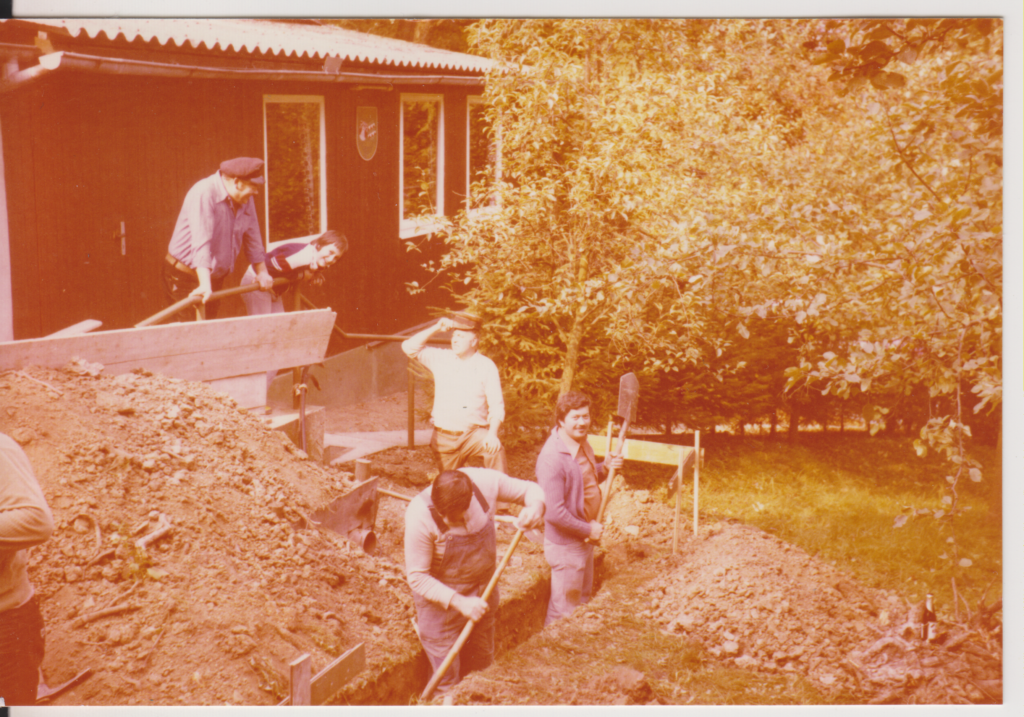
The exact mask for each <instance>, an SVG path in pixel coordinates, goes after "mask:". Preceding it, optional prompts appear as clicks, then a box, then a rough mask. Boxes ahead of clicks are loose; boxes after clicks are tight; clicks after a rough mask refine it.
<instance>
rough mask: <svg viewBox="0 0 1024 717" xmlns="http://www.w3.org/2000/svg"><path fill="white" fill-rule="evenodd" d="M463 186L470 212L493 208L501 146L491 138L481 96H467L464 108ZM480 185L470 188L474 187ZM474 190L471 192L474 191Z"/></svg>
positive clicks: (495, 197)
mask: <svg viewBox="0 0 1024 717" xmlns="http://www.w3.org/2000/svg"><path fill="white" fill-rule="evenodd" d="M466 109H467V112H466V144H467V147H466V187H467V192H468V193H469V198H468V201H467V203H466V204H467V209H468V210H469V211H470V212H475V211H480V210H486V209H495V208H497V206H498V195H497V194H496V193H495V192H494V191H493V185H494V183H495V182H496V181H497V180H499V179H500V178H501V144H500V142H499V141H498V138H497V137H495V136H493V133H492V130H491V123H490V121H489V120H488V117H487V107H486V105H484V101H483V98H482V97H479V96H476V95H474V96H471V97H469V100H468V107H467V108H466ZM480 182H483V185H484V186H483V187H480V186H479V185H478V186H476V187H475V188H474V184H476V183H480ZM474 190H475V191H474Z"/></svg>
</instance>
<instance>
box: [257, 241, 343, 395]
mask: <svg viewBox="0 0 1024 717" xmlns="http://www.w3.org/2000/svg"><path fill="white" fill-rule="evenodd" d="M346 251H348V238H347V237H346V236H345V235H344V234H342V233H340V232H336V231H332V230H328V231H326V232H324V233H323V234H321V235H320V236H318V237H317V238H316V239H314V240H313V241H311V242H308V243H307V242H305V241H292V242H287V243H284V244H279V245H277V246H276V247H274V248H273V249H271V250H270V251H269V252H267V255H266V262H265V263H266V267H267V271H268V272H269V273H270V276H271V279H278V278H285V279H297V278H299V277H300V276H301V277H302V278H303V279H305V280H306V281H309V282H310V283H311V284H312V285H313V286H319V285H320V284H321V283H323V279H324V275H323V274H322V273H321V270H322V269H326V268H328V267H330V266H332V265H333V264H334V263H335V262H336V261H338V259H340V258H341V255H342V254H344V253H345V252H346ZM258 280H259V277H258V275H257V273H256V267H254V266H250V267H249V268H248V269H246V271H245V274H244V275H243V276H242V280H241V281H240V282H239V286H250V285H252V284H255V283H256V282H257V281H258ZM290 286H291V285H286V286H277V287H274V288H272V289H271V290H270V291H249V292H246V293H244V294H242V301H243V302H244V303H245V311H246V313H247V314H248V315H249V316H260V315H263V314H281V313H284V295H285V293H286V292H287V291H288V289H289V287H290ZM276 375H277V369H274V370H271V371H268V372H267V385H270V382H271V381H273V380H274V377H275V376H276Z"/></svg>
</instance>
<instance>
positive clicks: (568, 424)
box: [537, 391, 623, 625]
mask: <svg viewBox="0 0 1024 717" xmlns="http://www.w3.org/2000/svg"><path fill="white" fill-rule="evenodd" d="M555 421H556V425H555V427H554V429H552V431H551V435H549V436H548V439H547V441H546V442H545V443H544V446H543V448H541V451H540V453H539V454H538V456H537V483H538V484H540V487H541V488H543V490H544V502H545V504H546V506H547V509H546V511H545V514H544V558H545V559H546V560H547V561H548V565H550V566H551V597H550V599H549V600H548V611H547V614H546V616H545V618H544V624H545V625H548V624H550V623H551V622H552V621H554V620H558V619H560V618H563V617H565V616H567V615H569V614H570V613H572V611H573V610H575V609H576V607H577V606H579V605H583V604H585V603H587V602H589V601H590V598H591V597H592V594H593V589H594V543H595V542H596V541H598V540H600V539H601V534H602V532H603V531H604V526H603V525H602V524H601V523H598V522H597V514H598V512H599V511H600V507H601V488H600V483H601V482H602V481H604V480H605V478H607V477H608V471H609V469H611V468H614V469H615V470H619V469H620V468H621V467H622V463H623V460H622V456H618V455H611V456H608V457H607V458H606V459H605V460H604V461H602V462H601V463H598V462H597V459H596V457H595V455H594V449H593V448H591V447H590V444H589V443H588V442H587V433H588V431H589V430H590V398H589V397H588V396H587V395H586V394H584V393H581V392H580V391H568V392H566V393H564V394H563V395H561V396H559V398H558V401H557V403H556V404H555Z"/></svg>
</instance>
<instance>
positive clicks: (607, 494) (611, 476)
mask: <svg viewBox="0 0 1024 717" xmlns="http://www.w3.org/2000/svg"><path fill="white" fill-rule="evenodd" d="M628 430H629V416H626V418H625V420H624V421H623V422H622V430H621V431H619V444H618V449H617V451H616V453H622V447H623V445H625V443H626V431H628ZM608 455H611V454H610V453H609V454H608ZM605 460H607V456H606V457H605ZM616 473H618V471H616V470H615V469H614V468H612V469H611V470H610V471H609V472H608V490H606V491H604V493H603V494H602V496H601V507H600V508H598V509H597V522H598V523H600V522H602V521H603V520H604V509H605V508H606V507H608V499H609V498H611V496H612V489H613V488H614V487H615V475H616Z"/></svg>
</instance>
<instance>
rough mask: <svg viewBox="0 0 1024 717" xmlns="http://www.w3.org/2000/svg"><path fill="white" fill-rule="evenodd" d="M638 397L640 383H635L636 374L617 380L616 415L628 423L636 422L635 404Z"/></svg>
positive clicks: (628, 374) (626, 375)
mask: <svg viewBox="0 0 1024 717" xmlns="http://www.w3.org/2000/svg"><path fill="white" fill-rule="evenodd" d="M639 396H640V382H639V381H637V378H636V374H633V373H627V374H625V375H624V376H623V377H622V378H620V379H619V407H618V409H617V410H616V415H617V416H618V417H619V418H621V419H623V420H628V421H629V422H630V423H633V422H634V421H636V404H637V398H639Z"/></svg>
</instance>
